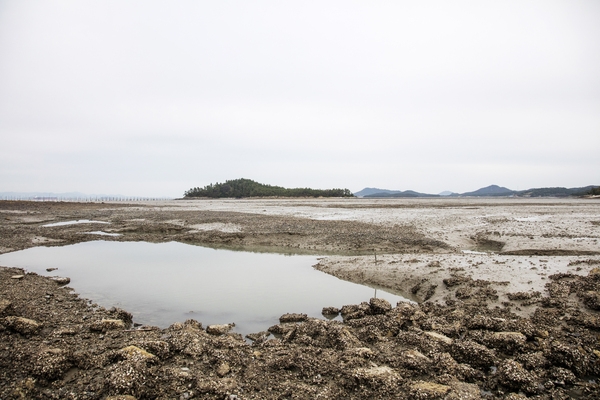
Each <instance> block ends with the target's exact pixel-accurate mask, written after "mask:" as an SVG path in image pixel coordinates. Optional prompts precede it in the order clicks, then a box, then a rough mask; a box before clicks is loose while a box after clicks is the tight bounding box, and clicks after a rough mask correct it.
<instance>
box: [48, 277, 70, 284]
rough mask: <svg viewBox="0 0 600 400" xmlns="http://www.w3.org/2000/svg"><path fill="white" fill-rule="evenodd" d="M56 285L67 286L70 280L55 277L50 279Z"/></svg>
mask: <svg viewBox="0 0 600 400" xmlns="http://www.w3.org/2000/svg"><path fill="white" fill-rule="evenodd" d="M51 279H52V280H53V281H54V282H56V284H57V285H61V286H62V285H67V284H69V283H70V282H71V278H66V277H60V276H55V277H52V278H51Z"/></svg>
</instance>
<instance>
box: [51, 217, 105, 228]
mask: <svg viewBox="0 0 600 400" xmlns="http://www.w3.org/2000/svg"><path fill="white" fill-rule="evenodd" d="M77 224H108V222H104V221H91V220H89V219H78V220H77V221H63V222H53V223H51V224H46V225H42V226H46V227H51V226H64V225H77Z"/></svg>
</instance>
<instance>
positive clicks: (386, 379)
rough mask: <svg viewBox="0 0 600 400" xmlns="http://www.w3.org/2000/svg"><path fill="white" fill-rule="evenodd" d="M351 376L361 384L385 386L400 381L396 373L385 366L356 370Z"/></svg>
mask: <svg viewBox="0 0 600 400" xmlns="http://www.w3.org/2000/svg"><path fill="white" fill-rule="evenodd" d="M352 376H353V377H354V378H355V379H356V380H357V381H358V382H359V383H363V384H365V383H366V384H374V383H375V384H382V383H383V384H387V385H394V384H396V382H398V381H399V380H400V376H399V375H398V373H397V372H396V371H394V370H393V369H391V368H390V367H387V366H373V367H370V368H356V369H355V370H354V371H353V372H352Z"/></svg>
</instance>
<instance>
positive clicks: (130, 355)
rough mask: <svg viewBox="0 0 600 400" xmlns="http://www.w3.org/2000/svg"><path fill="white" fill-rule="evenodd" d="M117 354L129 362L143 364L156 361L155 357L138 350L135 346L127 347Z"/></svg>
mask: <svg viewBox="0 0 600 400" xmlns="http://www.w3.org/2000/svg"><path fill="white" fill-rule="evenodd" d="M118 354H119V355H120V356H121V357H123V358H124V359H125V360H129V361H135V362H138V361H143V362H152V361H154V360H156V356H155V355H154V354H150V353H148V352H147V351H146V350H143V349H140V348H139V347H136V346H127V347H124V348H122V349H121V350H119V351H118Z"/></svg>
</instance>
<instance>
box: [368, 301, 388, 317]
mask: <svg viewBox="0 0 600 400" xmlns="http://www.w3.org/2000/svg"><path fill="white" fill-rule="evenodd" d="M369 306H371V311H372V312H373V314H385V313H386V312H388V311H390V310H391V309H392V305H391V304H390V302H389V301H387V300H385V299H378V298H376V297H373V298H372V299H371V300H369Z"/></svg>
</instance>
